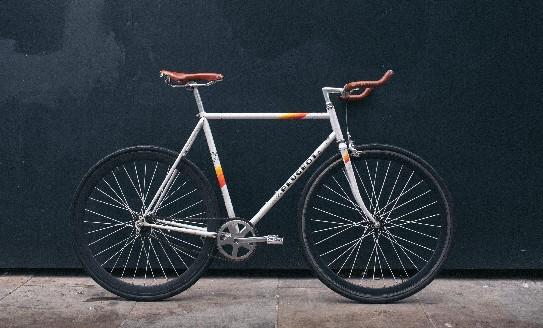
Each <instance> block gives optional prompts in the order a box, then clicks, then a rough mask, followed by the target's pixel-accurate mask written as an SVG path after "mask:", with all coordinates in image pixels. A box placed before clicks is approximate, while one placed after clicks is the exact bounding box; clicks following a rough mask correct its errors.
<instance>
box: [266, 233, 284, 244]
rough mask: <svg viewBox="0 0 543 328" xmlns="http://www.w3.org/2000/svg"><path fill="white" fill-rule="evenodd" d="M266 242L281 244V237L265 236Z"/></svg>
mask: <svg viewBox="0 0 543 328" xmlns="http://www.w3.org/2000/svg"><path fill="white" fill-rule="evenodd" d="M266 244H268V245H283V238H281V237H279V236H277V235H268V236H266Z"/></svg>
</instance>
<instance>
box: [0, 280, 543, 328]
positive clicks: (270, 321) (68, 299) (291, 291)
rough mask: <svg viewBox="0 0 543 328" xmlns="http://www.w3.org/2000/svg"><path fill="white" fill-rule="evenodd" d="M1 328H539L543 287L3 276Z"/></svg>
mask: <svg viewBox="0 0 543 328" xmlns="http://www.w3.org/2000/svg"><path fill="white" fill-rule="evenodd" d="M0 309H1V310H0V327H431V328H435V327H449V328H450V327H543V280H525V279H507V280H500V279H437V280H435V281H434V282H433V283H432V284H431V285H430V286H428V287H427V288H426V289H424V290H423V291H421V292H419V293H418V294H417V295H415V296H412V297H410V298H408V299H406V300H403V301H401V302H398V303H395V304H387V305H367V304H357V303H353V302H351V301H349V300H348V299H345V298H343V297H341V296H339V295H337V294H335V293H334V292H332V291H330V290H329V289H327V288H326V287H324V285H322V284H321V283H320V282H319V281H318V280H317V279H315V278H283V277H280V278H262V277H245V278H231V277H208V278H203V279H201V280H200V281H199V282H198V283H196V285H194V286H193V287H192V288H190V289H189V290H187V291H185V292H184V293H182V294H180V295H177V296H175V297H173V298H171V299H169V300H167V301H162V302H154V303H137V302H132V301H125V300H123V299H120V298H118V297H116V296H115V295H112V294H110V293H109V292H107V291H105V290H104V289H102V288H101V287H99V286H98V285H96V284H95V283H94V282H93V281H92V280H91V279H90V278H88V277H85V276H66V275H61V276H58V275H56V276H46V275H29V274H13V273H3V274H1V275H0Z"/></svg>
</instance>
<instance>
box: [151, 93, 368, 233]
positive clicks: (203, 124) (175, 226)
mask: <svg viewBox="0 0 543 328" xmlns="http://www.w3.org/2000/svg"><path fill="white" fill-rule="evenodd" d="M207 85H209V84H196V83H190V84H187V85H186V87H188V88H190V89H192V92H193V94H194V98H195V100H196V105H197V106H198V111H199V114H198V116H199V117H200V119H199V121H198V123H197V124H196V127H195V128H194V130H193V131H192V133H191V134H190V136H189V138H188V140H187V141H186V142H185V145H184V146H183V148H182V149H181V152H180V153H179V155H178V156H177V159H176V160H175V163H174V164H173V165H172V167H171V168H170V170H169V171H168V173H167V174H166V177H165V178H164V181H163V182H162V184H161V185H160V187H159V189H158V190H157V192H156V194H155V195H154V197H153V199H152V201H151V203H149V205H148V206H147V208H146V210H145V212H144V215H143V216H144V217H147V216H148V215H151V214H153V213H155V212H156V211H157V209H158V208H159V206H160V204H161V203H162V200H163V198H164V196H165V195H166V193H167V191H168V189H169V188H170V186H171V184H172V183H173V181H174V180H175V176H176V175H177V173H178V171H177V169H176V167H177V165H178V164H179V162H180V161H181V159H182V158H183V157H185V156H186V155H187V153H188V152H189V150H190V148H191V147H192V144H193V143H194V140H195V139H196V137H197V136H198V133H199V132H200V130H201V129H202V128H203V129H204V134H205V137H206V140H207V145H208V147H209V153H210V155H211V160H212V162H213V166H214V167H215V174H216V175H217V180H218V183H219V187H220V189H221V193H222V198H223V201H224V205H225V208H226V211H227V214H228V217H229V218H234V217H236V214H235V211H234V207H233V206H232V201H231V199H230V193H229V192H228V186H227V184H226V180H225V178H224V174H223V170H222V166H221V162H220V160H219V154H218V153H217V149H216V148H215V141H214V140H213V134H212V133H211V127H210V126H209V122H208V121H209V120H251V119H253V120H254V119H256V120H292V119H294V120H299V119H303V120H325V119H328V120H330V124H331V127H332V132H331V133H330V134H329V135H328V137H327V138H326V139H325V140H324V141H323V142H322V143H321V144H320V145H319V146H318V147H317V149H315V151H314V152H313V153H312V154H311V155H310V156H309V157H308V158H307V159H306V160H305V161H304V162H303V163H302V164H301V165H300V167H299V168H298V169H297V170H296V171H295V172H294V173H293V174H292V175H291V176H290V177H289V178H288V179H287V181H286V182H285V183H284V184H283V185H282V186H281V188H279V189H278V190H277V191H276V192H275V193H274V195H273V196H272V197H271V198H270V199H269V200H268V201H267V202H266V203H265V204H264V205H263V206H262V207H261V208H260V210H259V211H258V212H257V213H256V214H255V215H254V216H253V217H252V218H251V220H250V222H251V223H252V224H253V225H256V224H257V223H258V222H259V221H260V219H262V217H264V215H266V213H268V211H269V210H270V209H271V208H272V207H273V206H274V205H275V204H276V203H277V202H278V201H279V200H280V199H281V198H282V197H283V195H284V194H285V193H286V192H287V191H288V190H289V189H290V188H291V187H292V186H293V185H294V183H296V181H297V180H298V178H299V177H300V176H301V175H302V174H303V173H304V172H305V171H306V170H307V168H309V167H310V166H311V165H312V164H313V163H314V162H315V161H316V160H317V159H318V158H319V156H320V155H321V154H322V152H323V151H324V150H325V149H326V148H327V147H328V146H330V144H331V143H332V142H333V141H334V140H335V141H336V142H337V143H338V148H339V152H340V155H341V157H342V159H343V163H344V164H345V172H346V177H347V180H348V182H349V187H350V189H351V192H352V194H353V196H354V199H355V202H356V203H355V204H353V205H355V207H356V208H358V210H359V212H360V210H361V212H360V213H361V214H363V215H364V216H365V217H366V218H367V219H368V220H369V221H371V222H372V223H373V224H374V225H376V226H378V223H377V221H376V220H375V219H374V217H373V216H372V214H371V213H370V212H369V211H368V209H367V207H366V205H365V204H364V201H363V200H362V197H361V195H360V192H359V189H358V184H357V181H356V178H355V175H354V171H353V168H352V165H351V159H350V156H349V149H348V147H347V144H346V143H345V140H344V139H343V133H342V132H341V127H340V125H339V121H338V118H337V115H336V110H335V108H334V105H333V104H332V102H331V101H330V94H338V93H343V88H330V87H324V88H322V93H323V95H324V100H325V102H326V112H325V113H207V112H206V111H205V110H204V105H203V103H202V98H201V97H200V93H199V91H198V87H201V86H207ZM156 223H159V224H155V223H148V222H146V221H145V220H144V222H143V223H142V225H143V226H148V227H152V228H158V229H167V230H171V231H177V232H181V233H187V234H193V235H199V236H202V237H210V238H215V237H216V235H217V234H216V232H212V231H207V229H206V228H205V227H198V226H194V225H190V224H183V223H178V222H172V221H166V220H156Z"/></svg>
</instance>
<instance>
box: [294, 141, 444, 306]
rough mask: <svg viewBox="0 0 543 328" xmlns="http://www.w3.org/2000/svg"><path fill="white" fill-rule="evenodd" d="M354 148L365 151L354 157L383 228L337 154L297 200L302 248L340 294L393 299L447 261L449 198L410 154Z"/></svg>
mask: <svg viewBox="0 0 543 328" xmlns="http://www.w3.org/2000/svg"><path fill="white" fill-rule="evenodd" d="M356 148H357V150H358V151H359V152H360V156H359V157H355V156H353V155H351V158H350V160H351V164H352V165H353V169H355V173H356V174H355V175H356V179H357V183H358V185H359V189H360V191H361V195H362V198H363V200H364V202H365V204H366V206H367V207H368V209H369V210H370V212H371V213H372V214H373V215H374V216H376V218H378V219H379V220H380V222H381V227H379V228H375V227H374V226H373V224H369V222H368V219H366V218H365V217H364V216H363V214H362V213H361V210H360V208H359V207H358V205H355V204H356V202H355V201H354V199H352V195H351V194H350V190H349V186H348V184H347V183H348V182H347V180H346V178H345V173H344V169H343V168H344V163H343V161H342V159H341V157H340V156H339V155H337V156H334V157H332V158H330V159H329V160H328V161H327V162H325V163H324V164H323V165H321V167H320V168H319V169H317V171H316V172H315V173H314V174H313V176H312V177H311V179H310V180H309V182H308V183H307V186H306V187H305V189H304V192H303V194H302V197H301V199H300V203H299V215H300V220H299V228H300V234H301V239H302V244H303V252H304V255H305V257H306V260H307V262H308V264H309V266H310V267H311V268H312V269H313V271H314V272H315V274H316V275H317V276H318V278H319V279H320V280H321V281H322V282H323V283H324V284H325V285H326V286H328V287H329V288H331V289H332V290H334V291H335V292H337V293H339V294H341V295H343V296H345V297H348V298H350V299H352V300H355V301H358V302H363V303H388V302H394V301H397V300H400V299H403V298H406V297H408V296H411V295H413V294H414V293H416V292H418V291H420V290H421V289H422V288H424V287H425V286H427V285H428V284H429V283H430V282H431V281H432V280H433V279H434V278H435V276H436V274H437V273H438V271H439V269H440V268H441V266H442V265H443V263H444V262H445V260H446V258H447V254H448V252H449V249H450V245H451V239H452V235H453V230H454V224H453V217H452V203H451V196H450V194H449V191H448V190H447V187H446V186H445V184H444V182H443V180H442V179H441V178H440V177H439V175H438V174H437V173H436V172H435V170H434V169H433V168H432V167H431V166H430V165H429V164H428V163H426V162H425V161H423V160H422V159H420V158H419V157H418V156H416V155H414V154H413V153H411V152H408V151H406V150H403V149H400V148H397V147H392V146H385V145H365V146H357V147H356ZM379 164H381V167H379ZM380 168H381V171H379V169H380ZM362 170H363V171H364V172H362V174H361V172H360V171H362ZM411 172H412V173H411ZM398 186H399V187H403V188H402V189H400V188H398ZM387 193H388V195H387ZM393 195H394V196H393ZM405 195H407V196H405ZM383 196H384V197H386V201H385V199H384V198H383V199H381V197H383ZM391 196H393V197H391ZM403 196H405V197H404V198H403V199H402V197H403ZM407 197H409V198H407ZM391 200H392V201H391ZM400 200H401V201H400ZM398 203H401V204H398ZM368 204H369V206H368ZM421 204H423V205H422V206H421ZM324 207H326V208H324ZM415 217H416V218H415ZM353 237H354V238H353ZM372 242H373V244H372ZM367 245H369V247H367ZM372 246H373V247H372ZM355 251H356V252H355ZM359 259H360V261H359ZM366 259H367V261H366ZM356 277H358V278H356ZM370 279H371V280H370ZM387 284H388V286H387Z"/></svg>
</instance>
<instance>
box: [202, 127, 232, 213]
mask: <svg viewBox="0 0 543 328" xmlns="http://www.w3.org/2000/svg"><path fill="white" fill-rule="evenodd" d="M204 133H205V136H206V140H207V145H208V147H209V153H210V154H211V160H212V161H213V166H214V168H215V174H216V175H217V182H218V183H219V188H221V193H222V198H223V200H224V206H225V208H226V213H227V214H228V217H229V218H233V217H236V213H235V212H234V207H233V206H232V200H231V199H230V193H229V192H228V186H227V185H226V179H225V178H224V173H223V171H222V166H221V161H220V160H219V154H218V153H217V148H215V141H214V140H213V134H211V128H210V126H209V122H208V121H207V119H206V118H204Z"/></svg>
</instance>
